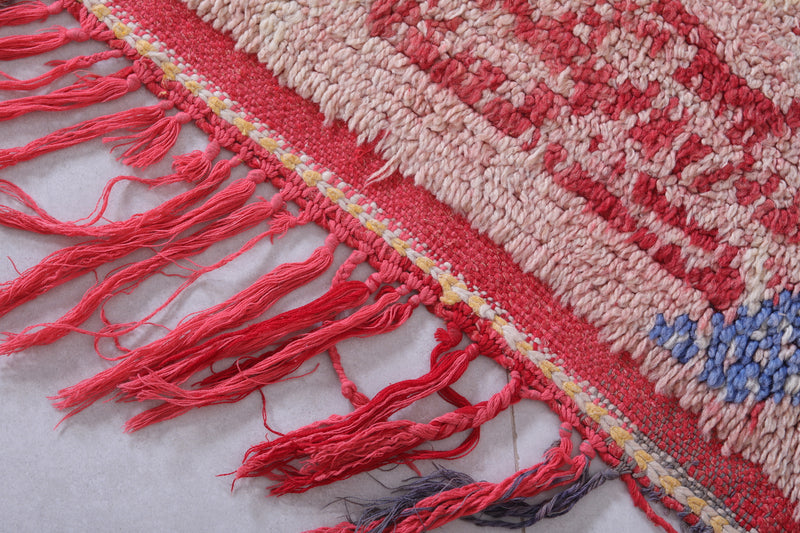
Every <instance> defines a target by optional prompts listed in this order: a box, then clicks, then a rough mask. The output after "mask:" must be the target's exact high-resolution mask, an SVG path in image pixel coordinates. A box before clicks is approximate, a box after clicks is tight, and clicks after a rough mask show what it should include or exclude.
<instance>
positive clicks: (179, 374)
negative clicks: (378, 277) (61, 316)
mask: <svg viewBox="0 0 800 533" xmlns="http://www.w3.org/2000/svg"><path fill="white" fill-rule="evenodd" d="M368 295H369V289H368V288H367V287H366V285H365V284H364V283H361V282H356V281H353V282H347V283H343V284H341V285H340V286H339V287H336V288H334V289H331V290H330V291H329V292H328V293H327V294H325V295H324V296H322V297H320V298H318V299H317V300H314V301H313V302H310V303H308V304H306V305H304V306H301V307H299V308H297V309H294V310H292V311H287V312H285V313H281V314H279V315H277V316H275V317H272V318H270V319H267V320H264V321H261V322H259V323H256V324H252V325H250V326H248V327H246V328H244V329H242V330H239V331H234V332H227V333H222V334H221V335H218V336H216V337H213V338H211V339H209V340H207V341H206V342H203V343H200V344H198V345H196V346H195V345H190V346H187V347H184V348H182V349H176V348H175V347H174V346H175V344H176V343H175V342H174V339H173V343H172V344H168V343H166V342H164V340H165V339H159V340H158V341H155V342H153V343H150V344H149V345H147V346H145V347H142V348H138V349H135V350H132V351H130V352H129V353H128V354H127V355H126V356H125V358H124V359H122V360H120V362H119V363H117V364H116V365H115V366H113V367H111V368H108V369H106V370H104V371H103V372H101V373H99V374H97V375H96V376H94V377H92V378H89V379H86V380H83V381H81V382H80V383H78V384H76V385H74V386H72V387H68V388H66V389H64V390H62V391H59V394H58V396H56V397H55V398H54V399H56V400H57V402H56V404H55V405H56V407H58V408H59V409H73V411H71V412H70V413H69V415H68V416H72V415H73V414H75V413H77V412H78V411H80V410H82V409H84V408H86V407H88V406H89V405H91V404H92V403H94V402H95V401H97V400H99V399H101V398H103V397H104V396H106V395H108V394H110V393H112V392H113V391H114V390H115V389H117V388H120V395H118V398H122V399H124V398H127V397H130V396H132V395H134V394H135V393H136V392H137V391H139V390H141V389H142V387H146V384H147V382H146V380H145V381H142V380H141V379H140V376H141V375H143V374H144V373H145V371H147V372H152V373H155V374H158V376H159V377H160V378H161V379H163V380H165V381H169V382H171V383H182V382H184V381H186V380H187V379H189V378H190V377H191V376H192V375H194V374H195V373H196V372H197V371H199V370H201V369H203V368H206V367H209V366H211V365H212V364H213V363H214V362H215V361H218V360H221V359H225V358H228V357H234V356H237V355H239V354H242V353H250V352H252V351H254V350H258V349H261V348H262V347H264V346H267V345H269V344H271V343H273V342H275V341H277V340H279V339H281V338H282V337H284V336H286V335H290V334H291V333H293V332H296V331H301V330H303V329H305V328H307V327H310V326H312V325H313V324H316V323H318V322H320V321H323V320H330V319H331V318H333V317H334V316H336V315H337V314H338V313H340V312H342V311H344V310H346V309H350V308H352V307H355V306H358V305H360V304H361V303H363V302H364V301H365V300H366V298H367V296H368ZM234 298H235V297H234ZM231 300H233V299H231ZM229 301H230V300H229ZM206 333H208V331H207V332H206ZM159 347H166V351H164V352H162V351H158V348H159ZM122 385H125V387H124V388H123V387H121V386H122ZM137 429H138V428H137Z"/></svg>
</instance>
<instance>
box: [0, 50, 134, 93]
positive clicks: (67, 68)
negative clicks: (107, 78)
mask: <svg viewBox="0 0 800 533" xmlns="http://www.w3.org/2000/svg"><path fill="white" fill-rule="evenodd" d="M116 57H122V50H106V51H104V52H97V53H96V54H92V55H88V56H78V57H73V58H71V59H68V60H66V61H60V60H56V61H48V62H47V63H46V64H47V65H48V66H54V67H53V68H52V69H50V70H49V71H48V72H45V73H44V74H42V75H40V76H36V77H35V78H30V79H28V80H18V79H16V78H14V77H12V76H9V75H8V74H6V73H5V72H0V91H32V90H33V89H38V88H39V87H44V86H45V85H48V84H50V83H52V82H54V81H55V80H57V79H59V78H61V77H63V76H66V75H67V74H69V73H70V72H75V71H76V70H80V69H84V68H88V67H90V66H92V65H94V64H95V63H99V62H100V61H105V60H107V59H112V58H116ZM2 78H5V79H2Z"/></svg>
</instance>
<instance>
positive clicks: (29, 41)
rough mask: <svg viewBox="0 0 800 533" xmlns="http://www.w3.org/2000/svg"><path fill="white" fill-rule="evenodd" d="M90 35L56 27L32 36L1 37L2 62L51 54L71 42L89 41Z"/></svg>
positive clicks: (78, 29)
mask: <svg viewBox="0 0 800 533" xmlns="http://www.w3.org/2000/svg"><path fill="white" fill-rule="evenodd" d="M88 40H89V34H88V33H86V32H85V31H83V30H82V29H81V28H64V27H61V26H54V27H52V28H50V29H49V30H45V31H43V32H41V33H35V34H32V35H9V36H8V37H0V61H9V60H12V59H22V58H24V57H31V56H35V55H39V54H43V53H45V52H50V51H51V50H55V49H56V48H58V47H60V46H63V45H65V44H67V43H69V42H72V41H75V42H78V43H81V42H84V41H88Z"/></svg>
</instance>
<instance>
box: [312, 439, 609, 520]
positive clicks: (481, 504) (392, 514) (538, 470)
mask: <svg viewBox="0 0 800 533" xmlns="http://www.w3.org/2000/svg"><path fill="white" fill-rule="evenodd" d="M570 436H571V430H570V428H569V426H568V425H564V426H562V428H561V431H560V437H561V438H560V440H559V441H558V442H556V444H555V445H554V446H553V447H552V448H550V449H549V450H547V451H546V452H545V454H544V460H543V461H542V462H541V463H539V464H537V465H535V466H533V467H531V468H527V469H525V470H521V471H519V472H517V473H515V474H514V475H512V476H510V477H508V478H506V479H505V480H503V481H501V482H500V483H490V482H486V481H480V482H475V481H472V480H471V479H470V478H469V477H468V476H464V475H457V476H438V477H436V476H434V477H433V479H423V480H420V481H416V482H414V483H412V484H409V485H407V486H405V487H403V488H402V489H401V490H402V493H403V496H401V497H400V498H397V501H394V502H393V501H391V500H387V501H379V502H378V505H376V506H375V507H372V508H368V509H367V511H366V512H365V514H364V516H363V518H362V519H361V520H359V521H358V522H357V523H356V524H352V523H349V522H344V523H342V524H339V525H338V526H335V527H332V528H319V529H316V530H314V531H315V532H316V533H334V532H340V533H344V532H356V531H363V532H367V531H369V532H375V533H379V532H380V533H382V532H385V531H393V532H398V533H411V532H415V533H416V532H419V531H429V530H432V529H435V528H437V527H440V526H443V525H444V524H447V523H448V522H452V521H453V520H456V519H458V518H463V517H472V516H475V515H479V513H483V512H486V511H487V510H490V509H495V510H496V509H498V508H499V507H501V506H503V505H504V504H506V503H507V502H514V501H515V500H516V501H518V500H519V499H521V498H530V497H532V496H536V495H539V494H542V493H543V492H545V491H549V490H552V489H557V488H559V487H563V486H565V485H573V484H580V483H581V480H582V479H584V473H585V472H586V469H587V467H588V465H589V462H590V458H591V457H594V450H593V449H592V447H591V446H590V445H589V444H588V443H587V442H586V441H584V442H582V443H581V445H580V451H581V454H579V455H577V456H575V457H572V442H571V440H570Z"/></svg>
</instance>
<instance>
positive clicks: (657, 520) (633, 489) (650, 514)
mask: <svg viewBox="0 0 800 533" xmlns="http://www.w3.org/2000/svg"><path fill="white" fill-rule="evenodd" d="M620 479H622V481H624V482H625V486H626V487H627V488H628V493H629V494H630V495H631V500H632V501H633V504H634V505H635V506H636V507H638V508H639V509H641V510H642V511H644V514H646V515H647V518H649V519H650V520H651V521H652V522H653V523H654V524H656V525H658V526H661V528H662V529H664V531H666V532H667V533H678V532H677V531H675V528H674V527H672V526H671V525H670V523H669V522H667V521H666V520H664V519H663V518H662V517H660V516H659V515H657V514H656V512H655V511H653V508H652V507H651V506H650V504H649V503H647V500H646V499H645V497H644V496H643V495H642V491H641V490H640V488H639V485H637V484H636V480H635V479H634V478H633V476H631V475H630V474H624V475H622V476H620Z"/></svg>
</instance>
